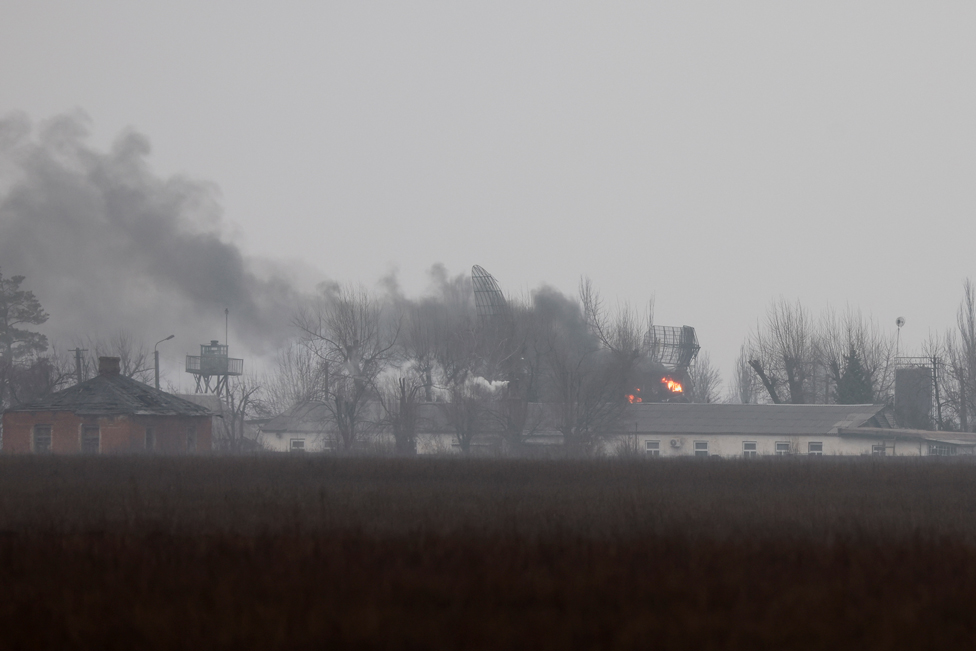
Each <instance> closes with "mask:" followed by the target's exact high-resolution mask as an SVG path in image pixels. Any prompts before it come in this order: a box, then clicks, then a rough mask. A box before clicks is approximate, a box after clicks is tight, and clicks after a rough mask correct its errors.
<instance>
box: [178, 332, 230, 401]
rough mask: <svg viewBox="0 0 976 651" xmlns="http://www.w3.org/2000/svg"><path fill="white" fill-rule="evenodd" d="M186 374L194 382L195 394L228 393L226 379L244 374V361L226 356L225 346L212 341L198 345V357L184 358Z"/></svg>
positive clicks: (189, 356) (188, 356)
mask: <svg viewBox="0 0 976 651" xmlns="http://www.w3.org/2000/svg"><path fill="white" fill-rule="evenodd" d="M186 372H187V373H190V374H191V375H193V378H194V380H196V392H197V393H213V394H214V395H217V396H219V395H221V394H222V393H228V389H229V385H228V379H229V378H230V377H231V376H232V375H243V374H244V360H243V359H234V358H232V357H228V356H227V346H225V345H221V343H220V342H219V341H217V340H216V339H214V340H213V341H211V342H210V343H209V344H201V345H200V354H199V355H187V356H186Z"/></svg>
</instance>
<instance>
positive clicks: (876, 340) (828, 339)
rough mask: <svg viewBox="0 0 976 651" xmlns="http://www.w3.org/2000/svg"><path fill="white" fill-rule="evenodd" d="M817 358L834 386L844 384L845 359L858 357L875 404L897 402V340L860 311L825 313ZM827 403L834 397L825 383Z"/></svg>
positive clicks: (819, 334)
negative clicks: (895, 398) (895, 383)
mask: <svg viewBox="0 0 976 651" xmlns="http://www.w3.org/2000/svg"><path fill="white" fill-rule="evenodd" d="M816 348H817V357H818V361H819V365H820V367H821V368H822V369H823V373H825V374H826V379H827V380H829V381H830V382H831V383H832V385H833V387H837V386H838V384H839V383H840V382H841V378H842V376H843V372H844V369H845V359H850V358H851V356H852V355H856V357H857V359H858V360H859V363H860V365H861V367H862V369H863V371H864V375H865V377H866V380H867V382H868V383H869V384H870V386H871V400H872V402H883V403H891V402H892V401H893V399H894V395H893V394H894V382H895V359H894V355H895V341H894V337H892V336H891V335H887V334H885V333H884V332H883V331H882V329H881V328H880V327H879V326H878V324H877V323H876V322H875V321H873V320H871V319H867V318H865V317H864V315H863V314H862V313H861V311H860V310H856V309H853V308H850V307H849V308H848V309H847V310H846V311H845V312H844V314H843V316H838V315H837V314H836V313H835V312H834V311H833V310H829V309H828V310H826V311H825V312H824V314H823V316H822V317H821V322H820V328H819V332H818V335H817V342H816ZM824 389H825V394H826V395H825V396H824V402H829V401H831V399H832V396H833V394H832V393H831V392H830V391H829V389H828V388H827V384H826V382H825V383H824Z"/></svg>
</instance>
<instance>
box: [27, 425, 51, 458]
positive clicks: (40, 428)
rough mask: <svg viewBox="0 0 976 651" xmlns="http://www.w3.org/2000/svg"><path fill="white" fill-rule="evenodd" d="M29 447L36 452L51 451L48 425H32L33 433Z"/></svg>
mask: <svg viewBox="0 0 976 651" xmlns="http://www.w3.org/2000/svg"><path fill="white" fill-rule="evenodd" d="M31 448H32V449H33V450H34V452H36V453H37V454H46V453H48V452H50V451H51V426H50V425H34V433H33V436H32V437H31Z"/></svg>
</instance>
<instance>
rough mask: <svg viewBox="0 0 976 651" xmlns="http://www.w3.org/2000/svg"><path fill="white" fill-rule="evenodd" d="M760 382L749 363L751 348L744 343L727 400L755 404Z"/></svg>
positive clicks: (737, 359)
mask: <svg viewBox="0 0 976 651" xmlns="http://www.w3.org/2000/svg"><path fill="white" fill-rule="evenodd" d="M758 382H759V378H758V377H757V376H756V372H755V371H754V370H753V368H752V367H751V366H750V365H749V350H748V348H747V347H746V345H745V344H743V345H742V347H741V348H739V356H738V357H737V358H736V360H735V368H734V370H733V376H732V384H731V385H730V386H729V394H728V397H727V398H726V401H727V402H731V403H738V404H742V405H749V404H754V403H755V402H756V401H757V395H758V393H759V392H760V391H761V386H760V385H758Z"/></svg>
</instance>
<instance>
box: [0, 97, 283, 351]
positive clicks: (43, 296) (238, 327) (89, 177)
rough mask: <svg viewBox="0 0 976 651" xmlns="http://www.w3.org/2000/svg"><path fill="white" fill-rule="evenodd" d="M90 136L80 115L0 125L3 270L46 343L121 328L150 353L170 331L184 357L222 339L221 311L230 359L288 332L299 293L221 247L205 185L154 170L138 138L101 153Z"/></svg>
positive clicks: (125, 137) (213, 198) (219, 218)
mask: <svg viewBox="0 0 976 651" xmlns="http://www.w3.org/2000/svg"><path fill="white" fill-rule="evenodd" d="M88 141H89V132H88V128H87V121H86V119H85V118H84V117H83V116H78V115H65V116H60V117H57V118H54V119H52V120H49V121H46V122H44V123H41V124H40V125H38V126H34V125H32V124H31V122H30V121H29V120H28V119H27V118H26V117H25V116H23V115H11V116H7V117H5V118H2V119H0V268H2V270H3V272H4V273H5V274H8V275H13V274H20V275H24V276H26V277H27V280H26V281H25V286H26V287H27V288H29V289H31V290H33V291H34V293H35V294H36V295H37V297H38V298H39V299H40V300H41V302H42V304H43V305H44V308H45V309H46V310H47V311H48V312H49V313H50V315H51V318H50V321H49V323H48V325H47V326H46V331H47V332H48V334H50V335H51V336H52V339H54V340H55V341H61V342H67V343H72V342H78V341H83V340H84V338H85V337H98V336H103V335H106V334H109V333H112V332H117V331H119V330H127V331H130V332H132V333H134V334H135V335H136V336H137V337H138V338H139V339H141V340H142V341H143V342H148V345H149V346H152V344H153V343H154V341H155V340H156V339H162V338H163V337H165V336H167V335H169V334H176V335H177V336H178V338H179V345H178V348H179V349H180V350H183V351H185V352H192V351H193V349H194V348H196V346H197V345H198V344H199V343H203V342H206V341H208V340H210V339H221V340H222V339H223V338H224V309H225V308H228V309H229V310H230V314H231V318H230V323H231V339H232V340H236V341H235V342H233V343H236V345H237V352H252V353H254V354H265V353H267V352H270V351H271V350H272V349H273V348H274V347H275V346H277V345H278V343H279V342H280V341H282V340H283V339H284V338H286V337H287V336H289V335H290V330H289V328H288V324H289V321H290V319H291V317H292V315H293V313H294V308H295V306H296V305H297V303H298V301H299V299H300V296H299V292H298V291H297V290H296V289H295V286H294V284H293V282H292V280H291V278H290V277H289V273H288V272H286V271H285V270H284V269H283V268H281V267H277V266H276V265H274V264H272V263H269V262H267V261H263V260H256V259H249V258H248V257H247V256H245V255H244V254H243V253H242V252H241V250H240V249H239V248H238V247H237V246H236V245H235V244H233V243H232V242H230V241H229V239H228V238H227V237H226V230H227V227H226V224H225V222H224V219H223V215H222V211H221V208H220V205H219V202H218V191H217V188H216V187H215V186H214V185H212V184H208V183H203V182H200V181H195V180H191V179H187V178H184V177H180V176H175V177H170V178H161V177H160V176H158V175H156V174H155V173H153V171H152V170H151V168H150V166H149V164H148V163H147V157H148V155H149V153H150V146H149V141H148V140H147V138H146V137H145V136H143V135H141V134H139V133H135V132H126V133H123V134H122V135H121V136H119V137H118V138H117V140H116V141H115V143H114V144H113V145H112V147H111V148H110V150H109V151H98V150H97V149H95V148H94V147H92V146H91V145H90V144H89V142H88ZM259 267H260V271H259V270H258V268H259ZM269 270H270V271H269ZM170 346H172V345H171V344H170ZM174 348H176V346H174V347H173V348H170V349H169V350H170V351H171V352H175V351H174ZM242 349H243V350H242ZM233 353H234V351H233V350H232V354H233Z"/></svg>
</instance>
